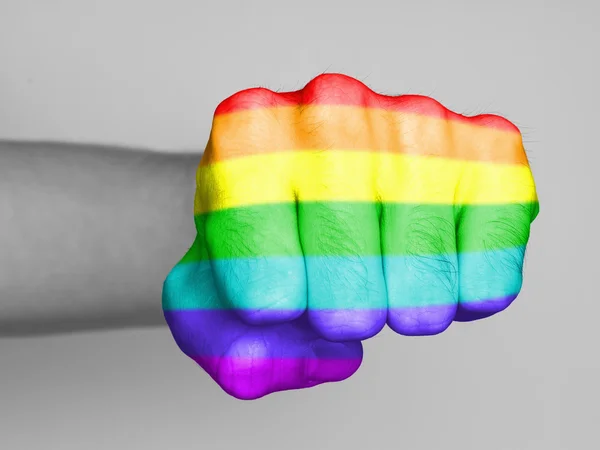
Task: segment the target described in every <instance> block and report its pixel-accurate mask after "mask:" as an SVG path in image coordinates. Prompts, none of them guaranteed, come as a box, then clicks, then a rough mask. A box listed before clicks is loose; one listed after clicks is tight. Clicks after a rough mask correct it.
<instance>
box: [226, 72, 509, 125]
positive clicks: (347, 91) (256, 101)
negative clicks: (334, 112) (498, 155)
mask: <svg viewBox="0 0 600 450" xmlns="http://www.w3.org/2000/svg"><path fill="white" fill-rule="evenodd" d="M311 105H343V106H358V107H363V108H379V109H385V110H388V111H397V112H407V113H414V114H422V115H426V116H431V117H437V118H440V119H447V120H457V121H462V122H467V123H469V124H471V125H479V126H485V127H490V128H496V129H500V130H504V131H512V132H516V133H520V132H519V129H518V128H517V126H516V125H514V124H513V123H512V122H510V121H508V120H506V119H505V118H503V117H500V116H496V115H494V114H480V115H478V116H473V117H467V116H463V115H462V114H457V113H455V112H453V111H450V110H449V109H448V108H446V107H445V106H444V105H442V104H441V103H439V102H438V101H437V100H434V99H433V98H431V97H427V96H424V95H400V96H389V95H382V94H378V93H376V92H374V91H372V90H371V89H370V88H369V87H368V86H366V85H365V84H364V83H362V82H360V81H358V80H356V79H354V78H352V77H349V76H347V75H342V74H337V73H330V74H322V75H319V76H317V77H315V78H313V79H312V80H311V81H310V82H309V83H308V84H307V85H306V86H305V87H304V88H302V89H300V90H297V91H291V92H274V91H271V90H270V89H266V88H250V89H245V90H243V91H240V92H237V93H236V94H233V95H232V96H230V97H229V98H227V99H225V100H223V101H222V102H221V103H220V104H219V105H218V106H217V109H216V110H215V116H217V115H221V114H229V113H233V112H237V111H244V110H251V109H260V108H275V107H285V106H311Z"/></svg>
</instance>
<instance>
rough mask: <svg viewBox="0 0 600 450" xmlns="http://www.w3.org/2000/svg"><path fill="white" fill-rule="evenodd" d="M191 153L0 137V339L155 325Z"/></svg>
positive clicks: (184, 217) (179, 226) (186, 241)
mask: <svg viewBox="0 0 600 450" xmlns="http://www.w3.org/2000/svg"><path fill="white" fill-rule="evenodd" d="M200 156H201V155H200V154H193V155H190V154H161V153H156V152H148V151H139V150H133V149H116V148H114V147H113V148H109V147H97V146H83V145H72V144H63V143H25V142H3V141H0V336H6V335H15V334H20V335H23V334H38V333H48V332H63V331H73V330H78V329H91V328H112V327H125V326H146V325H158V324H162V323H163V318H162V313H161V308H160V296H161V287H162V282H163V280H164V278H165V276H166V275H167V273H168V271H169V269H170V268H171V267H172V266H173V265H174V264H175V263H176V262H177V260H178V259H179V258H180V257H181V256H182V255H183V254H184V253H185V250H186V249H187V248H188V247H189V246H190V245H191V243H192V241H193V238H194V234H195V231H194V222H193V215H192V214H193V198H194V190H195V189H194V185H195V172H196V167H197V165H198V162H199V161H200Z"/></svg>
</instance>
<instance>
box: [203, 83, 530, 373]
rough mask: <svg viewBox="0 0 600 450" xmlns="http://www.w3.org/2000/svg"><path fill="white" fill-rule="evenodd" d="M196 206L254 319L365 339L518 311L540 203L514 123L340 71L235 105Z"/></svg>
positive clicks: (214, 144) (231, 286)
mask: <svg viewBox="0 0 600 450" xmlns="http://www.w3.org/2000/svg"><path fill="white" fill-rule="evenodd" d="M195 212H196V218H197V228H198V229H199V230H200V229H202V235H203V242H204V244H205V248H206V258H207V259H210V261H211V267H212V279H214V283H215V287H214V289H215V290H216V292H218V296H219V298H221V299H222V300H221V301H222V302H223V304H225V305H227V306H228V307H229V308H231V309H233V310H235V314H236V317H238V318H240V319H241V320H242V322H240V323H246V324H250V325H254V326H267V325H269V326H276V324H286V323H288V322H289V323H293V321H294V320H298V319H299V318H301V319H300V320H303V321H304V322H303V324H304V325H306V326H307V327H310V328H312V330H314V331H315V332H316V333H317V334H318V335H319V336H322V337H324V338H326V339H328V340H330V341H341V342H348V341H350V342H353V341H358V340H362V339H367V338H369V337H372V336H374V335H375V334H377V333H378V332H379V331H380V330H381V329H382V328H383V327H384V325H385V324H386V322H387V324H388V325H389V326H390V327H391V328H392V329H393V330H395V331H396V332H398V333H400V334H404V335H430V334H436V333H440V332H442V331H443V330H445V329H446V328H447V327H448V326H449V325H450V323H451V322H452V321H466V320H474V319H478V318H482V317H487V316H490V315H492V314H495V313H497V312H499V311H501V310H503V309H504V308H506V307H507V306H508V305H509V304H510V303H511V302H512V300H514V298H515V297H516V296H517V294H518V293H519V291H520V288H521V284H522V263H523V255H524V250H525V245H526V244H527V241H528V238H529V227H530V223H531V222H532V221H533V220H534V219H535V217H536V215H537V213H538V202H537V195H536V190H535V184H534V181H533V177H532V174H531V171H530V169H529V165H528V162H527V158H526V155H525V151H524V149H523V146H522V140H521V136H520V133H519V132H518V130H517V129H516V127H515V126H514V125H512V124H511V123H510V122H508V121H506V120H505V119H502V118H500V117H498V116H490V115H482V116H477V117H474V118H465V117H463V116H460V115H458V114H455V113H452V112H450V111H448V110H447V109H446V108H444V107H443V106H442V105H441V104H439V103H438V102H436V101H435V100H432V99H430V98H427V97H421V96H401V97H395V98H394V97H387V96H381V95H378V94H375V93H373V92H372V91H371V90H369V89H368V88H366V86H364V85H363V84H362V83H360V82H358V81H357V80H354V79H352V78H349V77H346V76H343V75H335V74H329V75H322V76H319V77H317V78H315V79H314V80H312V81H311V82H310V83H309V84H308V85H307V86H306V87H305V88H304V89H303V90H301V91H297V92H293V93H284V94H276V93H274V92H271V91H268V90H266V89H249V90H246V91H242V92H240V93H238V94H236V95H234V96H232V97H230V98H229V99H227V100H225V101H224V102H222V103H221V105H219V107H218V108H217V111H216V113H215V118H214V121H213V128H212V132H211V137H210V140H209V143H208V145H207V148H206V151H205V154H204V156H203V158H202V161H201V164H200V167H199V170H198V190H197V195H196V205H195ZM199 235H200V232H199ZM191 279H193V278H191ZM252 329H254V328H252ZM307 329H308V328H307ZM350 374H351V373H350ZM350 374H349V375H350Z"/></svg>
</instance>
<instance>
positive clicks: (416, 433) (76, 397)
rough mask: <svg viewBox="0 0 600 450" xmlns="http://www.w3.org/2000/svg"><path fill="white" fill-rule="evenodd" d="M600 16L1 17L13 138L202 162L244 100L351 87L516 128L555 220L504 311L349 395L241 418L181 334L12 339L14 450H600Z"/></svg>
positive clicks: (417, 10)
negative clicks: (212, 134) (219, 121)
mask: <svg viewBox="0 0 600 450" xmlns="http://www.w3.org/2000/svg"><path fill="white" fill-rule="evenodd" d="M598 12H599V8H598V6H597V2H593V1H591V0H590V1H589V2H586V1H584V0H580V1H574V0H570V1H568V2H567V1H559V0H553V1H552V0H548V1H541V0H539V1H538V0H520V1H510V0H506V1H502V2H498V1H475V0H473V1H467V0H462V1H459V0H454V1H450V0H445V1H444V0H438V1H431V0H419V1H417V0H415V1H413V2H407V1H400V0H398V1H388V2H382V1H377V0H369V1H365V2H352V1H350V0H348V1H345V2H343V1H327V0H321V1H308V0H307V1H302V2H286V1H270V2H267V1H247V2H243V1H223V2H218V1H215V2H213V4H210V3H209V2H201V1H191V0H190V1H184V0H169V1H148V0H145V1H142V0H110V1H108V0H104V1H102V2H100V1H89V0H86V1H83V0H60V1H59V0H55V1H52V2H44V1H41V0H38V1H33V0H2V1H1V2H0V61H1V63H0V138H18V139H56V140H63V141H83V142H97V143H116V144H125V145H136V146H146V147H152V148H162V149H172V150H181V149H196V150H197V149H199V148H201V147H202V146H203V145H204V143H205V142H206V139H207V136H208V131H209V127H210V120H211V116H212V112H213V110H214V107H215V106H216V104H217V103H218V102H219V101H220V100H222V99H223V98H225V97H227V96H228V95H230V94H232V93H233V92H235V91H237V90H240V89H244V88H246V87H250V86H254V85H262V86H266V87H269V88H272V89H284V90H289V89H297V88H300V87H302V86H303V85H304V84H305V83H306V82H307V81H308V80H309V79H310V78H312V77H313V76H315V75H317V74H318V73H320V72H323V71H330V72H331V71H336V72H343V73H346V74H348V75H351V76H354V77H357V78H359V79H362V80H364V81H365V82H366V83H367V84H368V85H369V86H371V87H372V88H373V89H375V90H377V91H380V92H385V93H388V94H400V93H421V94H425V95H431V96H433V97H435V98H436V99H438V100H439V101H441V102H442V103H444V104H445V105H446V106H448V107H449V108H451V109H453V110H456V111H458V112H461V113H465V114H476V113H481V112H489V113H497V114H501V115H503V116H505V117H507V118H509V119H510V120H512V121H513V122H515V123H516V124H517V125H519V126H520V127H521V129H522V130H523V132H524V136H525V141H526V146H527V149H528V152H529V155H530V159H531V164H532V167H533V171H534V175H535V178H536V182H537V186H538V191H539V196H540V200H541V214H540V216H539V218H538V219H537V221H536V222H535V223H534V226H533V233H532V240H531V244H530V247H529V250H528V256H527V261H526V272H525V285H524V288H523V291H522V294H521V295H520V297H519V299H518V300H517V301H516V303H514V304H513V305H512V306H511V307H510V308H509V309H508V310H506V311H505V312H503V313H501V314H499V315H498V316H496V317H494V318H491V319H487V320H483V321H480V322H476V323H471V324H454V325H453V326H452V327H451V328H450V329H449V330H448V331H446V332H445V333H443V334H442V335H439V336H436V337H431V338H406V337H401V336H397V335H394V334H393V333H392V332H391V331H389V330H386V331H385V332H384V333H383V334H381V335H379V336H377V337H376V338H374V339H372V340H370V341H368V342H366V344H365V354H366V356H365V360H364V363H363V366H362V368H361V369H360V371H359V372H358V373H357V374H356V375H355V376H354V377H352V378H351V379H349V380H347V381H345V382H343V383H340V384H335V385H323V386H320V387H317V388H314V389H308V390H304V391H295V392H287V393H278V394H274V395H272V396H269V397H266V398H263V399H261V400H258V401H255V402H240V401H237V400H234V399H232V398H229V397H227V396H226V395H225V394H224V393H222V392H221V391H220V389H219V388H218V387H217V386H216V385H215V384H214V383H213V382H212V381H210V380H209V379H208V377H207V376H206V375H204V374H203V373H202V372H201V371H200V370H199V369H197V368H196V367H195V365H194V363H193V362H192V361H190V360H188V359H187V358H186V357H185V356H184V355H183V354H181V353H180V352H179V350H178V349H177V348H176V346H175V344H174V343H173V341H172V338H171V336H170V334H169V332H168V330H167V329H166V328H156V329H146V330H124V331H119V332H110V333H89V334H73V335H67V336H54V337H49V338H48V337H45V338H39V337H38V338H15V339H2V340H0V361H1V362H0V365H1V367H0V448H6V449H11V450H12V449H29V448H31V449H34V448H40V449H41V448H44V449H62V450H69V449H78V450H79V449H108V448H110V449H132V448H140V449H165V448H169V449H184V448H194V449H221V448H223V449H229V448H232V449H239V448H244V449H259V448H260V449H290V450H291V449H308V448H318V449H329V448H331V449H337V448H339V449H354V448H357V449H358V448H379V449H410V450H421V449H432V450H437V449H440V448H448V449H457V450H458V449H460V450H470V449H473V450H534V449H536V450H537V449H539V450H552V449H566V450H571V449H572V450H584V449H595V448H598V442H599V439H598V436H597V420H598V418H599V417H598V416H599V415H598V412H597V406H598V404H599V403H600V390H599V388H598V380H599V379H600V362H599V361H598V358H599V357H598V348H597V342H598V316H599V314H600V306H599V302H598V300H599V296H598V273H599V269H598V262H597V256H598V251H599V244H598V241H599V238H598V216H597V213H596V210H595V204H597V191H598V181H597V178H598V175H597V170H598V163H599V157H598V137H597V130H598V111H597V105H598V100H599V89H598V83H597V79H598V66H597V56H596V57H594V56H593V54H595V53H597V51H598V48H599V41H600V36H599V34H600V33H599V30H600V22H599V21H598ZM594 191H596V192H594ZM190 242H191V241H190ZM160 281H162V280H160ZM157 301H159V300H158V299H157Z"/></svg>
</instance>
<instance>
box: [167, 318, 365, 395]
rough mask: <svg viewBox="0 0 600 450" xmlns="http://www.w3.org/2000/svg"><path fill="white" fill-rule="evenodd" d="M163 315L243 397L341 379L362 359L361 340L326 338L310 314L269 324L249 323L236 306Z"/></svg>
mask: <svg viewBox="0 0 600 450" xmlns="http://www.w3.org/2000/svg"><path fill="white" fill-rule="evenodd" d="M164 314H165V319H166V321H167V323H168V325H169V327H170V329H171V332H172V333H173V337H174V338H175V341H176V342H177V344H178V345H179V347H180V348H181V350H182V351H183V352H184V353H185V354H186V355H188V356H189V357H190V358H192V359H193V360H194V361H196V362H197V363H198V364H199V365H200V366H201V367H202V368H203V369H204V370H205V371H206V372H207V373H208V374H209V375H210V376H211V377H212V378H213V379H214V380H215V381H216V382H217V383H218V384H219V385H220V386H221V388H223V390H225V391H226V392H228V393H229V394H230V395H233V396H234V397H237V398H240V399H254V398H258V397H262V396H264V395H267V394H269V393H271V392H276V391H281V390H287V389H302V388H306V387H310V386H315V385H317V384H321V383H325V382H335V381H341V380H344V379H346V378H348V377H349V376H351V375H352V374H353V373H354V372H356V370H358V368H359V367H360V364H361V362H362V344H361V343H360V342H357V341H355V342H347V343H336V342H330V341H327V340H325V339H323V338H321V337H320V336H318V335H317V334H316V332H315V331H314V330H313V328H312V327H311V326H310V325H309V323H308V319H307V317H306V314H304V315H302V316H301V317H300V318H299V319H297V320H294V321H292V322H287V323H283V324H278V325H267V326H252V325H247V324H244V323H243V322H242V321H241V320H240V319H239V317H238V316H237V314H236V313H235V312H234V311H232V310H183V311H165V313H164Z"/></svg>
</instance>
